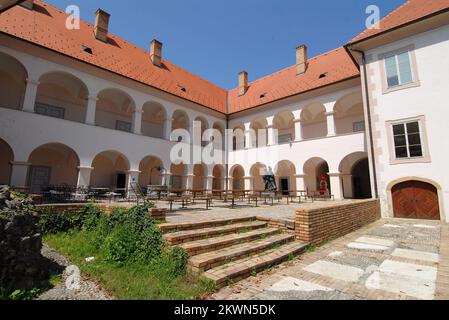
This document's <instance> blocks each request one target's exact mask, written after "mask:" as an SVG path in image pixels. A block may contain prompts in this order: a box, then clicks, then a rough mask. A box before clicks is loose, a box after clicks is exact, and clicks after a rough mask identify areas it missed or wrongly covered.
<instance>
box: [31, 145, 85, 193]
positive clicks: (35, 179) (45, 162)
mask: <svg viewBox="0 0 449 320" xmlns="http://www.w3.org/2000/svg"><path fill="white" fill-rule="evenodd" d="M28 162H29V163H31V166H30V169H29V174H28V185H29V187H30V191H31V192H32V193H39V192H41V191H42V189H43V188H44V187H47V186H49V185H52V186H61V185H68V186H76V184H77V180H78V167H79V163H80V162H79V158H78V155H77V154H76V152H75V151H73V150H72V149H71V148H69V147H68V146H66V145H63V144H59V143H49V144H46V145H43V146H40V147H38V148H36V149H35V150H34V151H33V152H32V153H31V155H30V157H29V158H28Z"/></svg>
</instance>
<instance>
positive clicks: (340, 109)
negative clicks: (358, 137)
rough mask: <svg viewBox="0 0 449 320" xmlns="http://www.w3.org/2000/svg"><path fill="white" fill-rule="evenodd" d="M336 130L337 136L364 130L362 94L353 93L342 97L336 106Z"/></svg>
mask: <svg viewBox="0 0 449 320" xmlns="http://www.w3.org/2000/svg"><path fill="white" fill-rule="evenodd" d="M334 112H335V115H334V120H335V130H336V133H337V134H347V133H352V132H357V131H363V130H364V127H365V125H364V123H365V116H364V111H363V97H362V93H361V92H353V93H349V94H347V95H344V96H343V97H341V98H340V99H339V100H338V101H337V102H336V103H335V106H334Z"/></svg>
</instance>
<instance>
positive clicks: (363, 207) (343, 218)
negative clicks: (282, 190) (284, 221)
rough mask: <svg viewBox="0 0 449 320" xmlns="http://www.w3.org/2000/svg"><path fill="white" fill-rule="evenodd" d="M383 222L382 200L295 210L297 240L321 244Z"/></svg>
mask: <svg viewBox="0 0 449 320" xmlns="http://www.w3.org/2000/svg"><path fill="white" fill-rule="evenodd" d="M380 218H381V214H380V202H379V200H372V199H371V200H360V201H350V202H348V203H347V204H338V205H332V203H331V202H330V203H329V204H326V205H324V206H323V207H320V208H314V209H298V210H296V229H295V233H296V236H297V238H298V239H300V240H303V241H307V242H310V243H312V244H320V243H323V242H326V241H328V240H333V239H336V238H339V237H342V236H344V235H346V234H348V233H351V232H353V231H356V230H358V229H360V228H361V227H363V226H365V225H367V224H370V223H372V222H375V221H377V220H379V219H380Z"/></svg>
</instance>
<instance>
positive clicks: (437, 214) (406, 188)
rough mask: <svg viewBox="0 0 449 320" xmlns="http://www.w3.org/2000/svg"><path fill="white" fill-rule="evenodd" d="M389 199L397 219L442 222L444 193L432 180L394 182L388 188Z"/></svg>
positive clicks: (405, 178)
mask: <svg viewBox="0 0 449 320" xmlns="http://www.w3.org/2000/svg"><path fill="white" fill-rule="evenodd" d="M387 197H388V201H389V204H390V208H391V210H392V214H393V216H394V217H397V218H412V219H428V220H441V218H442V216H441V214H442V213H443V212H444V210H443V209H444V208H443V191H442V189H441V186H440V185H439V184H438V183H437V182H435V181H433V180H431V179H427V178H421V177H404V178H401V179H397V180H395V181H392V182H390V183H389V184H388V186H387Z"/></svg>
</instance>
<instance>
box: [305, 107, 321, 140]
mask: <svg viewBox="0 0 449 320" xmlns="http://www.w3.org/2000/svg"><path fill="white" fill-rule="evenodd" d="M301 127H302V135H303V138H304V139H315V138H321V137H326V136H327V119H326V107H325V106H324V105H323V104H321V103H313V104H310V105H308V106H307V107H305V108H304V109H303V110H302V111H301Z"/></svg>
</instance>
